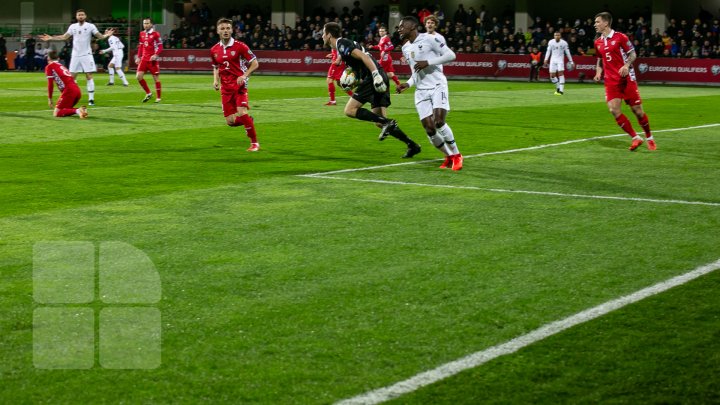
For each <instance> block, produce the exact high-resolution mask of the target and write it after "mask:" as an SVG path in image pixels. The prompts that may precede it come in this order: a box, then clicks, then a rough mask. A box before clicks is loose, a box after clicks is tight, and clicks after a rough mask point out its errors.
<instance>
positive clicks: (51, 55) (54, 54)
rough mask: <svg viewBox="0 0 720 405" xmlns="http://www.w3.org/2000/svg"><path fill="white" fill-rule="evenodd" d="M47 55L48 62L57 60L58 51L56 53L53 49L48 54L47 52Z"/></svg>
mask: <svg viewBox="0 0 720 405" xmlns="http://www.w3.org/2000/svg"><path fill="white" fill-rule="evenodd" d="M47 55H48V59H50V60H58V51H56V50H54V49H53V50H51V51H50V52H48V54H47Z"/></svg>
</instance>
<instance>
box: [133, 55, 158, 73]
mask: <svg viewBox="0 0 720 405" xmlns="http://www.w3.org/2000/svg"><path fill="white" fill-rule="evenodd" d="M137 71H138V72H150V74H153V75H159V74H160V63H158V61H156V60H144V59H143V60H141V61H140V64H139V65H138V68H137Z"/></svg>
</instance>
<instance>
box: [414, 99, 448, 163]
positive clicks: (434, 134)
mask: <svg viewBox="0 0 720 405" xmlns="http://www.w3.org/2000/svg"><path fill="white" fill-rule="evenodd" d="M415 109H416V110H417V113H418V117H420V123H422V126H423V129H424V130H425V134H426V135H427V137H428V140H430V143H431V144H432V145H433V146H434V147H435V149H437V150H439V151H440V153H442V154H443V155H444V156H445V160H444V161H443V163H442V164H441V165H440V168H441V169H445V168H448V167H451V166H452V157H451V156H452V152H450V149H449V148H448V146H447V144H446V143H445V139H444V138H443V136H442V135H441V134H440V133H439V132H438V130H437V125H435V116H434V114H433V107H432V99H431V98H430V92H429V91H427V90H415Z"/></svg>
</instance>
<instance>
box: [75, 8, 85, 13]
mask: <svg viewBox="0 0 720 405" xmlns="http://www.w3.org/2000/svg"><path fill="white" fill-rule="evenodd" d="M77 13H85V10H84V9H82V8H79V9H77V11H75V14H77ZM85 14H87V13H85Z"/></svg>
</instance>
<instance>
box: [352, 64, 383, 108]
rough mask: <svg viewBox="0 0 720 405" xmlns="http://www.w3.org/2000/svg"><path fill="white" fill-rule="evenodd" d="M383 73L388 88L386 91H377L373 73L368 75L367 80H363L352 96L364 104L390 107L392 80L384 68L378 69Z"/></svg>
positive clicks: (374, 106) (375, 106) (373, 106)
mask: <svg viewBox="0 0 720 405" xmlns="http://www.w3.org/2000/svg"><path fill="white" fill-rule="evenodd" d="M378 71H379V72H380V74H381V75H382V78H383V81H385V86H387V90H385V92H384V93H378V92H376V91H375V84H374V83H373V78H372V75H368V77H367V78H365V80H363V81H361V82H360V84H359V85H358V87H357V89H355V92H354V93H353V95H352V97H353V98H354V99H355V100H357V101H359V102H360V103H362V104H366V103H370V106H371V107H372V108H378V107H389V106H390V80H388V77H387V74H385V71H384V70H382V69H378Z"/></svg>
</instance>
